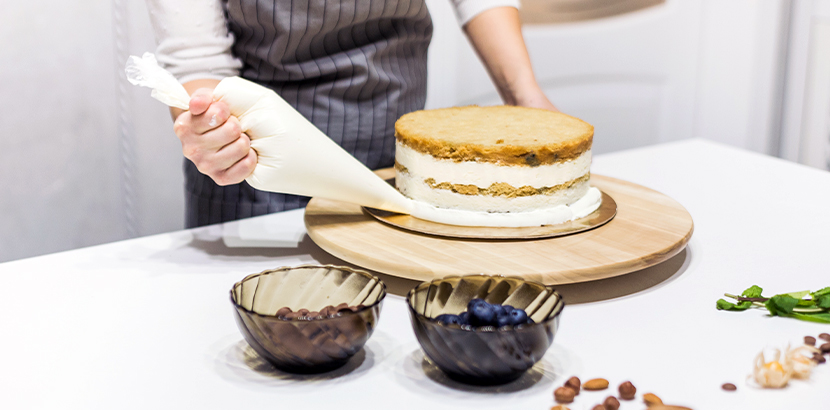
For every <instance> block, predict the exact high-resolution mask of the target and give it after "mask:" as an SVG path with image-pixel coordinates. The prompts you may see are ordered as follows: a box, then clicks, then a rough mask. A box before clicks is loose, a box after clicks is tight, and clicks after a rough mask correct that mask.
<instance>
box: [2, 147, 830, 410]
mask: <svg viewBox="0 0 830 410" xmlns="http://www.w3.org/2000/svg"><path fill="white" fill-rule="evenodd" d="M592 171H593V172H594V173H597V174H603V175H608V176H612V177H616V178H621V179H625V180H629V181H632V182H635V183H639V184H642V185H645V186H647V187H650V188H653V189H656V190H658V191H661V192H663V193H665V194H667V195H669V196H671V197H672V198H674V199H676V200H677V201H679V202H680V203H681V204H683V205H684V206H685V207H686V208H687V209H688V210H689V212H690V213H691V215H692V217H693V218H694V221H695V232H694V235H693V237H692V240H691V242H690V243H689V245H688V247H687V249H686V251H684V252H682V253H681V254H680V255H678V256H676V257H674V258H672V259H670V260H669V261H667V262H665V263H663V264H661V265H658V266H657V267H654V268H650V269H646V270H643V271H639V272H634V273H631V274H628V275H624V276H621V277H618V278H613V279H608V280H603V281H598V282H592V283H584V284H577V285H566V286H560V287H559V290H560V292H561V293H562V294H563V295H564V296H565V298H566V301H567V302H568V306H567V307H566V308H565V310H564V312H563V316H562V322H561V330H560V332H559V333H558V334H557V335H556V338H555V339H554V345H553V346H552V347H551V349H550V350H549V351H548V353H547V354H546V355H545V357H544V359H543V360H542V362H540V364H539V365H537V366H536V368H534V369H533V370H532V371H531V372H530V373H529V374H528V375H526V376H525V377H523V378H522V379H520V380H519V381H517V382H515V383H513V384H509V385H506V386H501V387H488V388H480V387H471V386H465V385H461V384H458V383H454V382H452V381H449V380H447V379H446V378H445V377H444V376H443V375H441V374H440V372H438V371H437V370H435V369H434V368H433V367H431V366H430V365H428V364H426V362H425V361H424V356H423V354H422V352H421V350H420V347H419V345H418V343H417V341H416V340H415V337H414V334H413V332H412V330H411V327H410V324H409V318H408V316H407V312H406V309H405V304H404V301H403V298H402V297H401V296H398V295H394V294H390V295H389V296H388V297H387V298H386V301H385V304H384V307H383V312H382V315H381V320H380V323H379V325H378V327H377V330H376V331H375V333H374V335H373V336H372V338H371V339H370V340H369V342H368V343H367V344H366V347H365V349H364V353H361V354H359V355H358V357H357V359H356V360H353V361H352V362H350V363H349V364H347V366H346V368H344V369H342V370H339V371H335V372H334V373H332V374H327V375H322V376H292V375H289V374H285V373H281V372H279V371H276V370H274V369H273V368H271V367H270V366H268V365H267V364H265V363H263V362H262V360H261V359H259V358H258V357H257V356H255V354H252V353H251V351H250V350H249V348H248V346H247V344H246V343H245V341H244V339H243V338H242V335H241V333H240V332H239V331H238V330H237V328H236V325H235V323H234V319H233V316H232V314H233V311H232V308H231V304H230V302H229V299H228V291H229V289H230V287H231V285H232V284H233V283H234V282H236V281H238V280H239V279H241V278H242V277H244V276H245V275H247V274H250V273H254V272H259V271H261V270H264V269H268V268H274V267H278V266H286V265H299V264H304V263H316V262H321V263H342V262H340V261H338V260H337V259H335V258H333V257H331V256H329V255H328V254H326V253H325V252H324V251H322V250H321V249H319V248H318V247H317V246H316V245H314V243H313V242H311V240H310V239H309V238H308V237H307V236H305V235H304V228H303V224H302V212H301V211H292V212H286V213H282V214H274V215H269V216H263V217H258V218H253V219H249V220H244V221H239V222H234V223H228V224H224V225H216V226H210V227H206V228H201V229H195V230H187V231H179V232H173V233H169V234H163V235H156V236H151V237H146V238H140V239H135V240H129V241H123V242H117V243H112V244H107V245H102V246H96V247H91V248H86V249H80V250H75V251H70V252H63V253H58V254H53V255H47V256H42V257H37V258H32V259H26V260H20V261H14V262H8V263H4V264H0V289H2V296H0V312H2V313H0V348H2V353H0V408H4V409H27V408H37V409H41V408H54V409H115V408H118V409H159V408H164V409H167V408H180V409H185V408H187V409H189V408H193V409H226V408H269V409H271V408H305V409H327V410H339V409H352V408H358V407H361V408H394V409H428V408H429V409H444V408H446V409H450V408H458V407H474V406H475V407H477V408H514V409H538V410H547V409H549V408H550V406H551V405H553V400H552V395H551V393H552V391H553V389H554V387H557V386H559V385H561V384H562V383H564V381H565V380H566V379H567V378H568V377H570V376H572V375H577V376H579V377H580V378H582V379H583V380H586V379H588V378H592V377H604V378H607V379H609V380H610V381H611V383H612V387H614V388H616V386H617V385H618V384H619V383H620V382H622V381H624V380H631V381H632V382H633V383H634V384H635V385H636V386H637V388H638V389H639V390H638V393H646V392H653V393H656V394H657V395H658V396H660V397H662V398H663V400H664V401H665V402H667V403H672V404H680V405H686V406H689V407H692V408H694V409H696V410H700V409H726V408H729V409H785V408H786V409H791V408H810V409H822V408H828V406H830V404H828V400H830V364H824V365H821V366H819V367H817V368H816V369H815V371H814V372H813V376H812V378H811V380H810V381H806V382H803V381H793V382H791V383H790V386H789V387H787V388H786V389H783V390H759V389H753V388H751V387H749V386H748V385H747V383H746V377H747V375H748V374H750V372H751V369H752V363H753V358H754V357H755V355H756V354H757V353H758V352H759V351H760V350H761V349H763V348H765V347H784V346H786V345H787V344H788V343H792V344H797V343H800V341H801V340H802V337H803V336H805V335H813V336H816V335H817V334H818V333H821V332H830V325H821V324H814V323H806V322H801V321H797V320H792V319H782V318H770V317H768V316H767V315H766V314H765V313H764V312H762V311H749V312H743V313H732V312H722V311H718V310H716V309H715V301H716V300H717V299H718V298H719V297H721V295H722V294H723V293H724V292H731V293H739V292H741V291H742V290H743V289H745V288H747V287H749V286H750V285H752V284H758V285H760V286H762V287H763V288H764V289H765V294H766V293H781V292H785V291H796V290H804V289H811V290H815V289H818V288H821V287H824V286H830V257H828V244H830V212H828V211H827V210H828V204H830V173H827V172H823V171H819V170H815V169H811V168H807V167H803V166H800V165H796V164H793V163H788V162H784V161H781V160H778V159H774V158H770V157H765V156H762V155H758V154H753V153H749V152H745V151H740V150H737V149H734V148H729V147H726V146H722V145H716V144H713V143H710V142H705V141H701V140H691V141H683V142H679V143H672V144H666V145H659V146H653V147H647V148H642V149H637V150H632V151H625V152H620V153H615V154H610V155H600V156H598V157H596V158H595V160H594V165H593V168H592ZM159 212H164V206H163V204H159ZM384 280H386V281H387V284H388V286H389V288H390V290H391V291H392V292H398V293H401V292H405V291H406V290H407V289H408V288H409V287H411V286H413V285H414V284H415V283H414V282H411V281H406V280H399V279H397V280H396V279H395V278H391V277H386V276H384ZM724 382H732V383H734V384H736V385H737V386H738V391H737V392H734V393H728V392H725V391H723V390H721V388H720V385H721V384H722V383H724ZM615 392H616V389H614V391H613V392H612V391H611V390H608V391H605V392H599V393H590V392H586V393H583V394H581V395H580V396H578V398H577V401H576V402H575V403H574V404H573V405H571V406H570V407H571V408H572V409H574V410H577V409H591V408H592V407H593V406H594V405H595V404H598V403H599V402H601V401H602V400H603V399H604V398H605V397H606V396H607V395H609V394H613V393H615ZM621 408H622V410H629V409H641V408H644V406H643V405H642V403H641V402H640V398H639V394H638V399H637V401H636V402H623V405H622V407H621Z"/></svg>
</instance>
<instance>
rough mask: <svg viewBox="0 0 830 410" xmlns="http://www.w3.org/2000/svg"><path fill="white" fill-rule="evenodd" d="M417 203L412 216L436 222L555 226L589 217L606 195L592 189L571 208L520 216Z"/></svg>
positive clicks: (564, 206) (566, 207) (555, 208)
mask: <svg viewBox="0 0 830 410" xmlns="http://www.w3.org/2000/svg"><path fill="white" fill-rule="evenodd" d="M413 203H414V207H413V209H412V212H411V215H412V216H414V217H416V218H420V219H425V220H428V221H432V222H438V223H443V224H447V225H460V226H489V227H503V228H507V227H527V226H542V225H555V224H560V223H564V222H568V221H571V220H574V219H579V218H583V217H585V216H588V215H590V214H591V212H594V211H596V210H597V208H599V206H600V204H601V203H602V193H601V192H600V191H599V190H598V189H596V188H593V187H591V188H589V189H588V192H587V193H585V195H584V196H583V197H582V198H580V199H579V200H577V201H576V202H574V203H572V204H571V205H570V206H568V205H559V206H555V207H552V208H546V209H539V210H535V211H531V212H518V213H512V212H511V213H506V212H476V211H462V210H459V209H443V208H437V207H435V206H433V205H430V204H427V203H424V202H418V201H413Z"/></svg>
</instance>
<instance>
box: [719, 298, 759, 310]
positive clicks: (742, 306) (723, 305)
mask: <svg viewBox="0 0 830 410" xmlns="http://www.w3.org/2000/svg"><path fill="white" fill-rule="evenodd" d="M716 306H717V308H718V310H732V311H736V312H737V311H742V310H747V309H749V307H750V306H752V302H740V303H738V304H735V303H732V302H729V301H726V300H724V299H718V302H717V305H716Z"/></svg>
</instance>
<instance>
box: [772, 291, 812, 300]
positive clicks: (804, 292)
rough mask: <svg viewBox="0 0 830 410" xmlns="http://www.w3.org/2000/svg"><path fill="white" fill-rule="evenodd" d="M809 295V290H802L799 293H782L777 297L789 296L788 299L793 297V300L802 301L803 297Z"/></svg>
mask: <svg viewBox="0 0 830 410" xmlns="http://www.w3.org/2000/svg"><path fill="white" fill-rule="evenodd" d="M809 294H810V291H809V290H802V291H801V292H790V293H782V294H781V295H779V296H789V297H793V298H796V299H804V296H807V295H809Z"/></svg>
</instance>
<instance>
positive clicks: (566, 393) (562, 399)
mask: <svg viewBox="0 0 830 410" xmlns="http://www.w3.org/2000/svg"><path fill="white" fill-rule="evenodd" d="M574 396H576V392H574V391H573V389H571V388H570V387H565V386H562V387H560V388H558V389H556V390H554V391H553V398H554V400H556V401H557V402H559V403H571V402H573V401H574Z"/></svg>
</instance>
